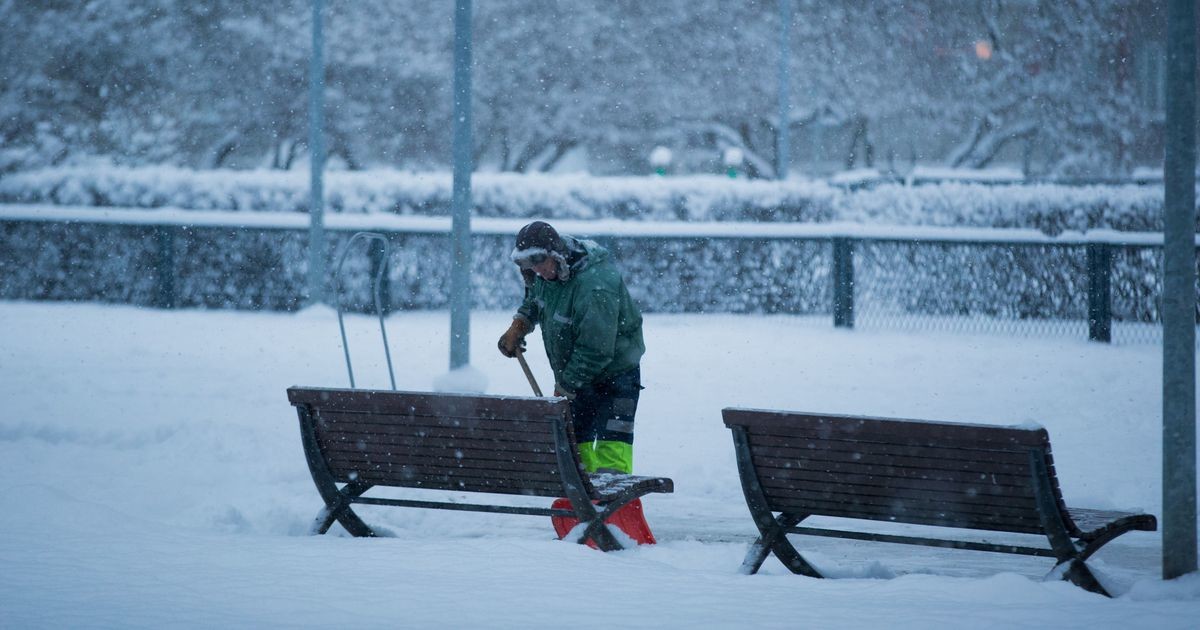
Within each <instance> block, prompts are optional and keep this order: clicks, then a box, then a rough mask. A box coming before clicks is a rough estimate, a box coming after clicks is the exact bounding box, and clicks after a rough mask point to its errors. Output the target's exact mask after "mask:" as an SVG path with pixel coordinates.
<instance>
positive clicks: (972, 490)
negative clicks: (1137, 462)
mask: <svg viewBox="0 0 1200 630" xmlns="http://www.w3.org/2000/svg"><path fill="white" fill-rule="evenodd" d="M759 470H760V471H761V473H762V479H763V483H764V484H765V485H768V486H771V487H775V486H781V487H784V488H785V489H790V487H795V486H799V487H801V488H808V489H817V488H829V489H830V491H831V492H839V491H842V490H843V489H844V488H843V487H842V486H851V487H850V488H845V489H844V490H846V491H848V492H851V493H867V492H871V491H882V492H889V493H890V491H891V490H895V491H897V492H924V493H930V494H933V495H939V496H940V495H945V496H952V497H953V496H965V497H979V499H980V500H982V501H987V502H989V503H990V502H1000V503H1003V502H1004V501H1005V500H1011V501H1013V502H1014V503H1019V504H1020V505H1032V504H1033V501H1034V499H1035V498H1036V497H1035V496H1034V493H1033V490H1031V489H1030V488H1028V487H1027V486H1026V487H1022V486H1017V485H999V484H993V483H991V482H990V480H989V481H985V480H981V479H978V478H975V479H974V480H969V481H967V480H953V481H945V480H942V479H928V478H927V479H920V478H914V477H895V476H888V475H875V474H861V473H844V472H835V471H821V470H797V469H794V468H790V469H789V468H768V467H759Z"/></svg>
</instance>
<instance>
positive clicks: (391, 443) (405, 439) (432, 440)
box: [320, 431, 554, 454]
mask: <svg viewBox="0 0 1200 630" xmlns="http://www.w3.org/2000/svg"><path fill="white" fill-rule="evenodd" d="M320 439H321V443H322V444H323V445H324V444H329V445H333V444H342V445H348V446H354V445H356V444H360V443H361V444H362V445H364V446H365V445H367V444H372V445H375V446H386V447H394V449H395V450H396V451H397V452H401V451H404V450H405V448H406V447H410V448H416V449H426V448H429V449H439V450H450V451H453V450H455V449H460V450H463V449H465V450H485V451H487V450H491V451H497V452H521V453H526V452H528V453H546V454H552V453H554V449H553V448H551V447H550V446H548V445H546V444H543V443H540V442H537V443H532V444H531V443H530V442H518V441H512V440H505V441H501V440H494V439H491V438H474V437H455V438H449V437H447V438H439V437H429V436H425V437H421V436H415V435H384V434H363V433H341V432H332V431H330V432H324V433H321V434H320Z"/></svg>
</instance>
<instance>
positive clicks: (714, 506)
mask: <svg viewBox="0 0 1200 630" xmlns="http://www.w3.org/2000/svg"><path fill="white" fill-rule="evenodd" d="M507 318H508V315H507V314H505V313H476V314H474V316H473V319H472V340H471V341H472V343H471V346H472V363H473V366H474V368H475V369H476V370H478V371H479V372H480V373H481V374H482V375H483V376H484V377H485V378H486V380H487V392H488V393H493V394H520V395H525V394H526V392H527V390H528V384H527V383H526V382H525V378H524V376H523V375H522V373H521V371H520V369H519V368H518V367H517V365H516V363H515V362H513V361H511V360H508V359H505V358H503V357H501V356H500V355H499V354H498V353H496V352H495V350H494V343H495V337H496V336H498V334H499V332H500V331H501V330H502V329H503V327H504V326H505V325H506V320H507ZM348 323H349V329H350V333H351V337H350V347H351V350H352V354H353V357H354V359H355V375H356V378H357V379H358V380H359V382H358V385H359V386H361V387H379V388H384V387H386V386H387V370H386V367H385V366H384V364H383V358H382V351H381V349H380V344H379V339H378V327H377V324H376V322H375V320H373V319H371V318H368V317H353V318H350V319H349V320H348ZM448 328H449V323H448V317H447V316H446V314H445V313H442V312H430V313H400V314H396V315H394V316H392V317H390V318H389V319H388V334H389V337H390V338H391V340H392V354H393V358H394V360H395V362H396V365H395V367H396V376H397V381H398V386H399V387H400V388H401V389H409V390H429V389H431V388H432V387H433V383H434V381H435V379H438V378H439V377H441V376H443V375H444V373H445V371H446V365H447V359H448V347H447V341H446V339H447V336H448ZM646 338H647V346H648V354H647V356H646V359H645V361H644V363H643V373H644V380H645V385H646V388H647V389H646V390H645V392H643V397H642V406H641V408H640V410H639V414H638V424H639V428H638V433H637V440H638V442H637V451H636V453H637V460H636V464H635V465H636V468H637V470H638V471H639V472H643V473H647V474H658V475H666V476H670V477H673V478H674V479H675V482H676V493H675V494H673V495H654V496H651V497H648V498H647V499H646V500H645V501H646V510H647V516H648V518H649V520H650V522H651V524H652V525H653V527H654V529H655V531H656V534H657V535H658V537H659V539H660V541H661V544H659V545H657V546H655V547H645V548H639V549H635V550H629V551H623V552H619V553H616V554H599V553H596V552H593V551H591V550H588V549H585V548H582V547H578V546H575V545H569V544H565V543H561V542H557V541H553V540H551V538H550V536H551V529H550V527H549V524H548V523H545V522H543V520H542V519H540V518H537V517H519V516H504V515H483V514H461V513H454V512H442V511H427V510H398V509H375V510H365V511H364V515H366V516H367V518H368V520H369V521H370V522H371V523H372V524H373V525H379V526H380V527H382V528H384V529H386V530H387V531H389V532H391V533H392V534H394V536H395V537H393V538H383V539H376V540H358V539H350V538H342V537H336V536H324V537H319V538H312V537H308V536H305V535H304V533H305V531H306V528H307V527H308V524H309V522H310V520H311V518H312V517H313V515H314V514H315V512H316V509H317V507H318V504H319V500H318V497H317V495H316V492H315V490H314V489H313V487H312V483H311V480H310V479H309V476H308V471H307V469H306V467H305V465H304V461H303V455H302V453H301V450H300V444H299V436H298V432H297V430H296V426H295V425H296V420H295V414H294V411H293V410H292V408H291V407H290V406H288V404H287V400H286V396H285V393H284V390H285V389H286V387H287V386H289V385H293V384H305V385H326V386H335V387H344V386H346V385H347V384H348V383H347V378H346V371H345V365H344V361H343V357H342V349H341V347H340V345H339V336H338V332H337V318H336V315H335V314H334V313H333V311H331V310H329V309H326V308H316V309H310V310H307V311H304V312H301V313H298V314H268V313H236V312H204V311H182V312H164V311H151V310H142V309H135V308H128V307H115V306H101V305H70V304H39V303H0V397H2V400H3V405H0V502H2V504H3V505H4V506H5V509H4V510H2V511H0V531H2V532H4V535H3V536H0V566H2V567H4V568H3V570H0V627H4V628H9V627H12V628H25V627H155V628H162V627H212V626H217V625H224V626H232V627H316V626H330V625H336V626H348V625H354V626H360V627H429V626H434V625H438V626H442V625H454V626H467V625H472V626H484V627H550V626H557V625H562V624H564V623H567V622H573V623H575V625H578V626H581V627H614V626H629V627H693V626H703V627H744V626H758V627H796V626H797V625H807V626H813V627H823V628H857V627H864V626H867V625H870V626H874V627H893V628H910V627H911V628H927V627H930V626H931V625H933V624H944V625H947V626H950V625H954V626H963V625H964V622H966V621H968V620H969V623H966V624H965V625H968V626H969V627H973V628H974V627H980V628H993V627H994V628H1013V627H1018V628H1019V627H1029V628H1035V627H1038V628H1040V627H1047V626H1060V627H1067V628H1083V627H1090V628H1098V627H1114V628H1115V627H1122V628H1139V627H1145V628H1156V629H1163V628H1191V627H1194V624H1195V620H1196V619H1197V618H1200V579H1198V578H1197V577H1196V576H1190V577H1188V578H1185V579H1183V580H1178V581H1175V582H1172V583H1162V582H1161V581H1160V580H1159V555H1160V547H1159V545H1160V537H1159V535H1158V534H1157V533H1155V534H1150V533H1134V534H1129V535H1127V536H1125V537H1123V538H1122V539H1121V540H1119V541H1117V542H1116V543H1113V544H1111V545H1110V546H1109V547H1108V548H1106V549H1105V550H1104V551H1102V552H1101V553H1100V554H1098V555H1097V557H1096V558H1095V560H1094V566H1095V567H1096V568H1097V569H1098V570H1099V571H1100V573H1101V574H1102V578H1103V579H1105V580H1106V583H1107V584H1109V585H1110V586H1111V587H1112V588H1113V590H1114V591H1116V592H1117V593H1118V594H1119V596H1118V597H1117V598H1116V599H1114V600H1105V599H1103V598H1100V597H1098V596H1095V595H1092V594H1089V593H1086V592H1084V591H1082V590H1080V589H1077V588H1075V587H1073V586H1070V585H1068V584H1065V583H1059V582H1049V583H1043V582H1041V581H1039V580H1038V577H1039V576H1041V575H1042V574H1043V573H1044V572H1045V571H1046V570H1048V568H1049V566H1048V561H1046V560H1044V559H1033V558H1020V557H1015V558H1014V557H1008V556H999V555H997V554H980V553H972V552H946V551H942V550H933V549H925V548H912V547H907V546H897V545H878V544H876V545H865V544H852V543H848V542H845V541H830V540H810V539H805V540H803V541H802V542H803V546H804V547H805V549H808V550H812V557H813V559H814V560H815V561H816V562H817V564H818V565H820V566H821V567H822V568H823V569H825V570H827V571H829V573H830V574H831V575H833V576H836V577H839V578H842V579H832V580H812V579H808V578H801V577H796V576H792V575H790V574H788V573H787V572H786V570H784V569H783V568H782V566H781V565H779V563H778V562H776V561H774V560H770V561H768V563H767V565H766V568H765V569H764V574H763V575H759V576H754V577H745V576H739V575H737V573H736V569H737V566H738V565H739V564H740V562H741V558H742V555H743V554H744V552H745V547H746V543H747V542H748V541H749V540H750V539H751V538H752V536H753V531H754V530H753V525H752V524H751V523H750V521H749V518H748V516H747V512H746V509H745V506H744V504H743V501H742V496H741V490H740V488H739V486H738V481H737V474H736V471H735V468H734V460H733V452H732V448H731V441H730V439H729V435H728V431H727V430H726V429H725V428H724V427H723V425H722V424H721V419H720V410H721V408H722V407H726V406H749V407H762V408H780V409H802V410H813V411H827V412H834V413H850V414H873V415H890V416H899V417H912V418H924V419H934V420H955V421H973V422H985V423H998V424H1015V423H1029V422H1037V423H1040V424H1042V425H1044V426H1046V427H1047V428H1048V429H1049V431H1050V434H1051V438H1052V441H1053V444H1054V449H1055V460H1056V463H1057V467H1058V472H1059V476H1060V479H1061V481H1062V483H1063V486H1064V492H1065V494H1066V498H1067V501H1068V502H1069V503H1071V504H1075V505H1084V506H1089V507H1099V508H1113V509H1145V510H1149V511H1151V512H1152V513H1155V514H1159V513H1161V503H1160V501H1161V499H1160V495H1161V487H1160V483H1159V474H1160V467H1161V456H1160V454H1161V445H1160V441H1159V440H1160V437H1159V423H1160V415H1159V414H1160V412H1159V400H1160V396H1161V394H1160V376H1159V370H1160V367H1159V366H1160V356H1159V349H1158V348H1157V347H1154V346H1111V347H1110V346H1105V345H1101V344H1092V343H1088V342H1085V341H1079V340H1064V339H1054V340H1047V339H1029V338H1019V339H1013V338H1007V337H1000V336H987V335H961V334H960V335H954V334H936V333H926V334H913V333H883V332H865V331H838V330H834V329H832V328H831V327H830V326H829V325H828V322H827V320H825V319H824V318H822V319H819V320H818V319H805V318H795V317H743V316H694V315H693V316H675V315H661V316H659V315H654V316H649V317H648V318H647V322H646ZM532 341H533V343H531V350H532V351H531V352H530V358H531V359H532V364H533V368H534V371H535V373H537V375H538V377H539V379H540V380H541V381H542V383H543V386H545V385H548V384H549V370H548V368H547V367H546V364H545V360H544V358H542V357H541V356H540V355H539V352H540V345H539V343H538V342H537V341H536V340H532ZM892 576H898V577H894V578H893V579H877V578H884V577H892Z"/></svg>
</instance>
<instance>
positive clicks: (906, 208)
mask: <svg viewBox="0 0 1200 630" xmlns="http://www.w3.org/2000/svg"><path fill="white" fill-rule="evenodd" d="M451 184H452V180H451V177H450V175H449V174H447V173H433V174H429V173H408V172H401V171H354V172H346V171H341V172H330V173H329V174H328V176H327V178H326V184H325V188H326V192H327V195H326V196H327V202H326V205H327V210H328V211H330V212H345V213H396V214H401V215H435V216H445V215H448V214H449V213H450V200H451V192H452V186H451ZM308 186H309V180H308V175H307V173H304V172H301V171H192V170H183V169H176V168H168V167H157V168H143V169H121V168H112V167H104V168H60V169H48V170H41V171H30V172H23V173H15V174H11V175H6V176H4V177H3V178H0V203H50V204H59V205H70V206H103V207H114V206H115V207H129V208H158V207H175V208H186V209H196V210H253V211H273V212H306V211H307V208H308ZM1162 198H1163V194H1162V189H1161V188H1160V187H1156V186H1136V185H1125V186H1083V187H1075V186H1061V185H1050V184H1029V185H1024V184H1014V185H1003V186H989V185H984V184H969V183H944V184H937V185H932V184H931V185H924V186H914V187H908V186H904V185H900V184H894V183H892V184H881V185H879V186H877V187H874V188H869V189H860V190H846V189H843V188H839V187H836V186H829V185H827V184H825V183H821V182H801V181H788V182H775V181H749V180H740V179H739V180H732V179H729V178H721V177H714V176H688V177H591V176H585V175H513V174H495V173H492V174H488V173H481V174H477V175H475V177H474V179H473V182H472V199H473V201H474V205H475V216H481V217H539V218H546V219H551V220H553V219H626V220H656V221H664V220H666V221H676V220H677V221H735V220H737V221H789V222H796V221H799V222H827V221H855V222H863V223H891V224H900V225H963V226H976V227H1023V228H1035V229H1039V230H1041V231H1043V232H1046V233H1048V234H1057V233H1058V232H1061V231H1063V230H1079V231H1086V230H1091V229H1098V228H1104V229H1115V230H1125V231H1159V230H1161V229H1162Z"/></svg>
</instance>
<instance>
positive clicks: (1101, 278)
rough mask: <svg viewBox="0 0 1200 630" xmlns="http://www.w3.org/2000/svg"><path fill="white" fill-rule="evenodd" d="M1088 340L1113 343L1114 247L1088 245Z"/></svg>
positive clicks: (1103, 244)
mask: <svg viewBox="0 0 1200 630" xmlns="http://www.w3.org/2000/svg"><path fill="white" fill-rule="evenodd" d="M1087 273H1088V339H1090V340H1092V341H1102V342H1104V343H1110V342H1112V246H1111V245H1109V244H1108V243H1088V245H1087Z"/></svg>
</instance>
